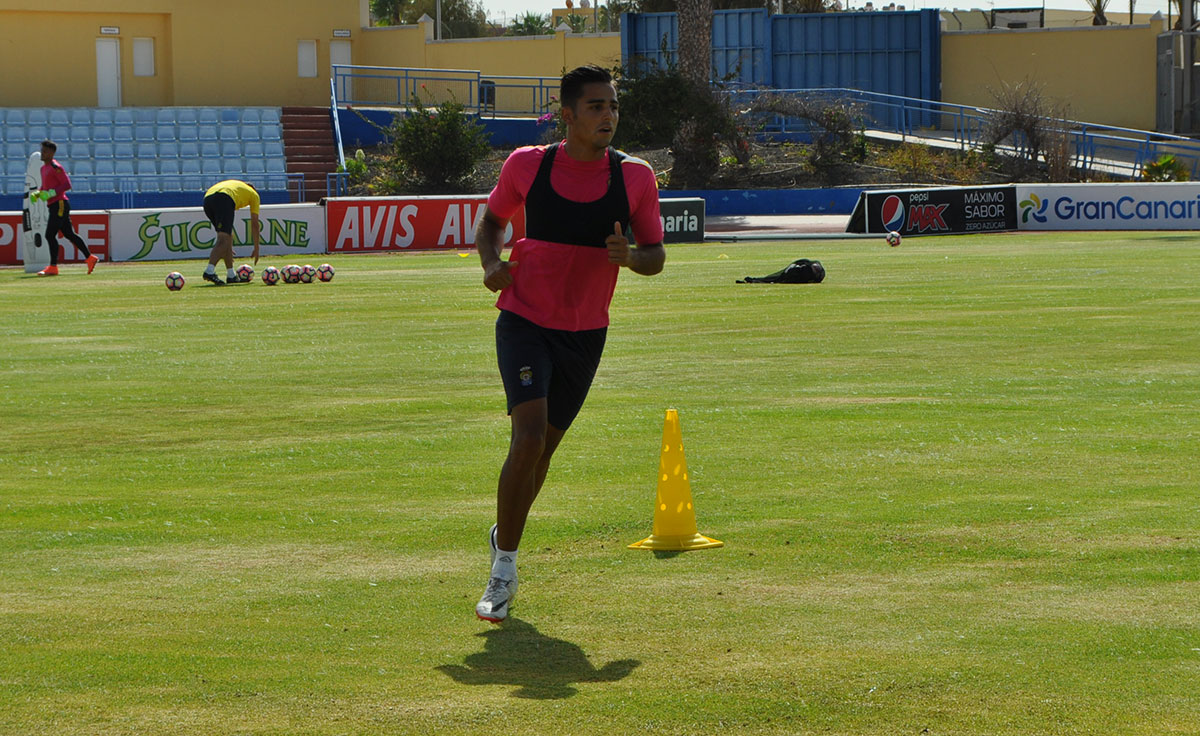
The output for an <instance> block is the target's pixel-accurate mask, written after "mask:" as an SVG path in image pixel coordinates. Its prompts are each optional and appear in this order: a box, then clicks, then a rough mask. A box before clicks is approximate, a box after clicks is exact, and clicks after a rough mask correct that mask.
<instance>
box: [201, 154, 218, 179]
mask: <svg viewBox="0 0 1200 736" xmlns="http://www.w3.org/2000/svg"><path fill="white" fill-rule="evenodd" d="M200 173H202V174H204V175H205V176H220V175H221V159H219V158H202V159H200Z"/></svg>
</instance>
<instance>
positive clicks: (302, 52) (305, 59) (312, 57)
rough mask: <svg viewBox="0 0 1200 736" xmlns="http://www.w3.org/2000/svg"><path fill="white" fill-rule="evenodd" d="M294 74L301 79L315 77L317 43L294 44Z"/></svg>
mask: <svg viewBox="0 0 1200 736" xmlns="http://www.w3.org/2000/svg"><path fill="white" fill-rule="evenodd" d="M296 74H297V76H301V77H315V76H317V42H316V41H297V42H296Z"/></svg>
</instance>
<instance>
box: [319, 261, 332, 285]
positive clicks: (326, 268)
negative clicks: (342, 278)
mask: <svg viewBox="0 0 1200 736" xmlns="http://www.w3.org/2000/svg"><path fill="white" fill-rule="evenodd" d="M317 278H319V279H321V280H322V281H333V266H331V265H329V264H328V263H322V264H321V265H320V266H317Z"/></svg>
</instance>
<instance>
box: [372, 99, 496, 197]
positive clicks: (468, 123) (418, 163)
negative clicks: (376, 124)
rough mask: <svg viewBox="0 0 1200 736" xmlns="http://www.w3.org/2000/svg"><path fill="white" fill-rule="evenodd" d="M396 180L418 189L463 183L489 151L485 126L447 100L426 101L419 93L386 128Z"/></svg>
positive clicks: (443, 190)
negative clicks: (434, 103)
mask: <svg viewBox="0 0 1200 736" xmlns="http://www.w3.org/2000/svg"><path fill="white" fill-rule="evenodd" d="M387 137H388V141H389V145H390V146H391V150H392V155H393V157H394V158H393V162H392V167H393V170H394V173H395V174H396V177H395V178H396V181H398V182H399V183H400V184H401V185H402V186H403V187H405V188H411V189H413V190H415V191H417V192H422V193H432V194H447V193H452V192H454V191H456V190H457V189H459V188H461V187H462V186H463V184H464V182H465V180H466V179H467V178H468V177H469V176H471V174H472V173H473V172H474V171H475V167H476V166H477V165H478V164H479V162H480V161H482V160H483V159H484V158H485V157H486V156H487V155H488V153H489V151H490V150H491V149H490V146H489V145H488V135H487V133H486V132H484V129H483V126H481V125H479V124H478V123H477V122H474V121H472V120H471V118H469V117H468V116H467V114H466V112H465V108H464V107H463V106H462V104H461V103H459V102H457V101H455V100H451V101H447V102H442V103H441V104H439V105H438V106H437V107H435V108H430V107H426V106H425V105H424V104H423V103H422V102H421V100H420V98H419V97H418V96H417V95H413V97H412V99H411V100H410V101H409V109H408V112H407V113H406V114H404V115H397V116H396V117H395V118H394V119H393V121H392V124H391V125H390V126H388V128H387Z"/></svg>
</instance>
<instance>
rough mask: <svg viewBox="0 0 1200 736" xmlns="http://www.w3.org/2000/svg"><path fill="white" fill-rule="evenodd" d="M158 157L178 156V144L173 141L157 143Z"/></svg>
mask: <svg viewBox="0 0 1200 736" xmlns="http://www.w3.org/2000/svg"><path fill="white" fill-rule="evenodd" d="M158 158H159V159H168V158H179V144H178V143H176V142H175V141H164V142H162V143H159V144H158Z"/></svg>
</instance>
